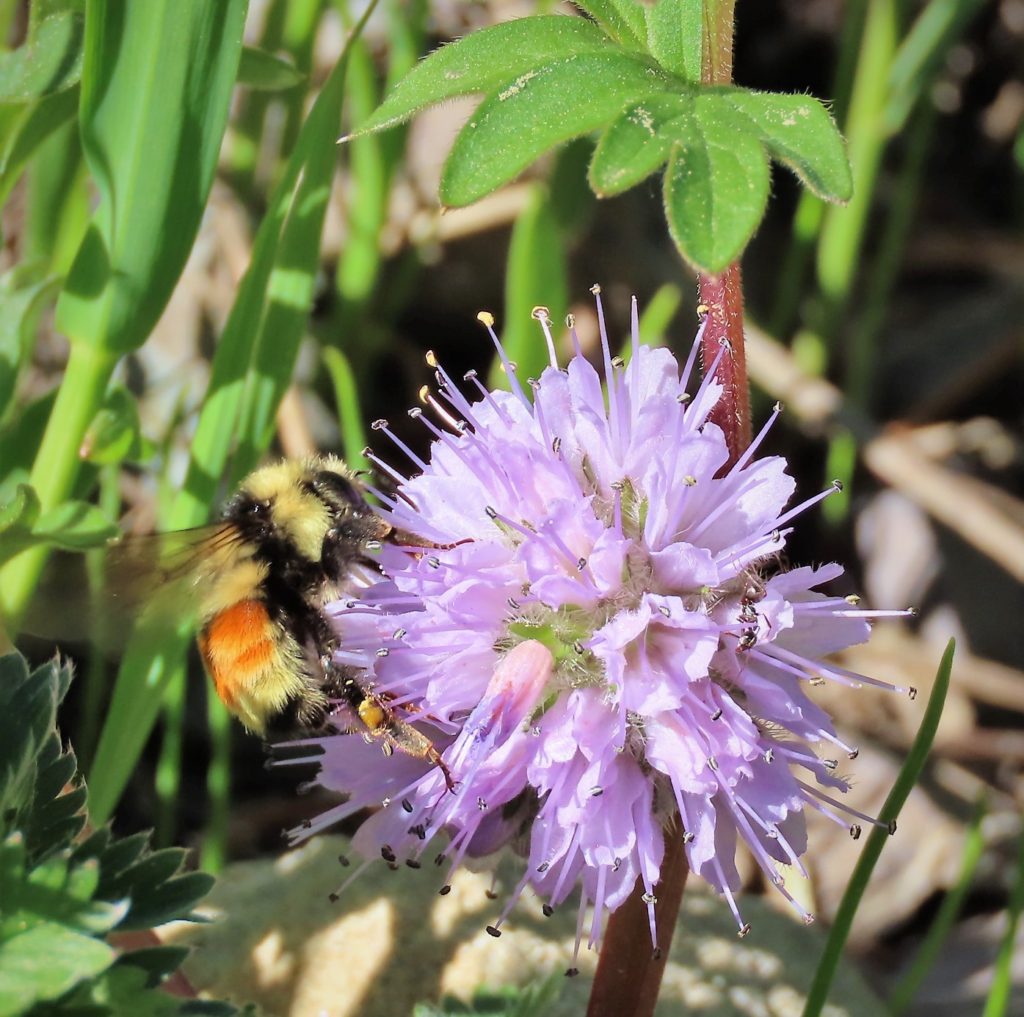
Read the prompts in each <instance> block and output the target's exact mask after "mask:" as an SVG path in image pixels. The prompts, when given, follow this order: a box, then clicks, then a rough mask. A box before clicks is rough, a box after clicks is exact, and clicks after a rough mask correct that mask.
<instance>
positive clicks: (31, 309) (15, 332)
mask: <svg viewBox="0 0 1024 1017" xmlns="http://www.w3.org/2000/svg"><path fill="white" fill-rule="evenodd" d="M58 286H59V281H58V280H57V279H54V278H42V279H41V278H39V273H38V272H37V271H35V270H33V269H31V268H29V267H27V266H20V267H18V268H15V269H12V270H11V271H9V272H5V273H4V274H3V275H2V276H0V415H2V414H3V412H4V411H5V410H6V409H7V408H8V407H9V406H10V403H11V399H12V397H13V395H14V387H15V383H16V382H17V380H18V375H19V373H20V371H21V365H22V364H23V363H24V361H25V359H26V358H27V357H28V355H29V353H30V351H31V349H32V342H33V340H34V339H35V328H36V322H37V320H38V315H39V312H40V311H41V310H42V308H43V306H44V305H45V303H46V301H47V300H49V299H50V298H51V297H52V296H53V294H54V293H56V291H57V287H58Z"/></svg>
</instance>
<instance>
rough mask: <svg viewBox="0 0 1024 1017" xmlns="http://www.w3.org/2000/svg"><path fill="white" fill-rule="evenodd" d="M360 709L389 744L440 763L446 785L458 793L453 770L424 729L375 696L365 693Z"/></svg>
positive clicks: (376, 734)
mask: <svg viewBox="0 0 1024 1017" xmlns="http://www.w3.org/2000/svg"><path fill="white" fill-rule="evenodd" d="M356 712H357V713H358V714H359V719H360V720H361V721H362V722H363V723H364V724H365V725H366V728H367V730H368V731H369V732H370V734H371V735H372V736H373V737H374V738H381V739H383V741H384V744H385V745H389V746H391V748H393V749H398V751H399V752H404V753H405V754H406V755H408V756H417V757H419V758H420V759H425V760H427V762H429V763H431V764H432V765H433V766H436V767H437V768H438V769H439V770H440V771H441V774H442V776H443V777H444V783H445V787H447V788H448V790H449V791H450V792H451V793H452V794H454V793H455V781H454V780H453V779H452V775H451V771H450V770H449V769H448V766H447V764H446V763H445V761H444V760H443V759H442V758H441V753H440V752H438V751H437V748H436V747H435V746H434V743H433V742H432V741H431V740H430V739H429V738H428V737H427V736H426V735H425V734H423V732H422V731H417V730H416V728H414V727H413V726H412V724H407V723H406V722H405V721H404V720H399V719H398V718H397V717H396V716H395V715H394V713H392V712H391V711H390V710H389V709H387V707H385V706H384V705H383V704H382V703H381V701H380V700H379V699H377V698H376V697H375V696H368V695H364V696H363V700H362V702H361V703H360V704H359V705H358V706H357V707H356Z"/></svg>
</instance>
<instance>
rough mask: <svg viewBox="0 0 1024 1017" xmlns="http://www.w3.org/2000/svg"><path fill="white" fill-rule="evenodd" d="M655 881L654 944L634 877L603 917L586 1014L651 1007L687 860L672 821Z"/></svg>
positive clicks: (627, 1013)
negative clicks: (604, 925) (613, 909)
mask: <svg viewBox="0 0 1024 1017" xmlns="http://www.w3.org/2000/svg"><path fill="white" fill-rule="evenodd" d="M661 871H662V877H661V880H660V882H659V883H658V886H657V897H658V901H657V903H656V904H655V905H654V915H655V919H656V921H657V923H658V948H657V949H656V950H655V949H653V948H652V946H651V932H650V927H649V925H648V918H647V904H646V903H645V902H644V900H643V899H642V898H643V893H644V885H643V883H642V882H641V881H640V880H639V879H638V880H637V882H636V887H635V888H634V889H633V892H632V893H631V894H630V895H629V898H628V899H627V900H626V902H625V903H624V904H623V905H622V906H621V907H620V908H619V909H618V910H617V911H616V912H615V913H614V914H613V915H612V916H611V917H610V918H609V919H608V927H607V929H606V930H605V934H604V940H603V941H602V943H601V954H600V956H599V957H598V961H597V971H596V972H595V973H594V985H593V987H592V988H591V990H590V1002H589V1003H588V1004H587V1017H647V1015H649V1014H653V1013H654V1004H655V1003H657V1001H658V990H659V989H660V988H661V976H662V974H663V973H664V971H665V964H666V962H667V961H668V948H669V946H671V944H672V933H673V932H674V931H675V927H676V918H677V916H678V915H679V905H680V904H681V903H682V900H683V888H684V887H685V886H686V877H687V875H688V873H689V871H690V870H689V866H688V865H687V864H686V853H685V852H684V851H683V838H682V836H681V835H680V833H679V829H678V827H676V826H674V825H673V826H671V827H669V828H668V829H667V830H666V831H665V858H664V860H663V861H662V865H661Z"/></svg>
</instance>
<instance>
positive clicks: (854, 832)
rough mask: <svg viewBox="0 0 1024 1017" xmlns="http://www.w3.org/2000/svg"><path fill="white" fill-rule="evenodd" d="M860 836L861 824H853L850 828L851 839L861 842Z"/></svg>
mask: <svg viewBox="0 0 1024 1017" xmlns="http://www.w3.org/2000/svg"><path fill="white" fill-rule="evenodd" d="M860 835H861V829H860V823H853V824H852V825H851V826H850V837H851V839H853V840H860Z"/></svg>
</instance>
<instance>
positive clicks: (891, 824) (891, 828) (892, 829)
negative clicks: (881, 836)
mask: <svg viewBox="0 0 1024 1017" xmlns="http://www.w3.org/2000/svg"><path fill="white" fill-rule="evenodd" d="M895 832H896V820H895V819H890V820H889V836H890V837H891V836H892V835H893V834H894V833H895Z"/></svg>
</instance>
